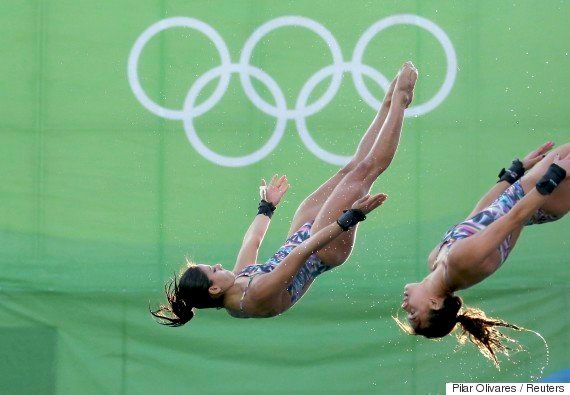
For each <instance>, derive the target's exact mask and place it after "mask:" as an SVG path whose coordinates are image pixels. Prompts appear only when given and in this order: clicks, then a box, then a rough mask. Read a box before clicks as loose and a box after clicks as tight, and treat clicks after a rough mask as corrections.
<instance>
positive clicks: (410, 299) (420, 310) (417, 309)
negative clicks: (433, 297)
mask: <svg viewBox="0 0 570 395" xmlns="http://www.w3.org/2000/svg"><path fill="white" fill-rule="evenodd" d="M402 309H404V310H405V311H406V312H407V313H408V316H407V318H408V322H409V324H410V326H411V327H412V328H413V329H414V330H416V329H417V328H421V327H422V326H423V325H424V323H425V322H427V317H428V314H429V311H430V309H431V306H430V295H428V293H427V292H426V290H425V287H424V286H423V285H422V284H421V283H412V284H406V286H405V287H404V298H403V302H402Z"/></svg>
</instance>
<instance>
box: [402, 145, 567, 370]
mask: <svg viewBox="0 0 570 395" xmlns="http://www.w3.org/2000/svg"><path fill="white" fill-rule="evenodd" d="M553 146H554V143H552V142H547V143H545V144H543V145H542V146H540V147H539V148H537V149H536V150H534V151H532V152H531V153H529V154H528V155H527V156H526V157H525V158H524V159H523V160H522V161H520V160H518V159H516V160H514V161H513V163H512V165H511V167H510V168H509V169H503V170H502V171H501V173H500V174H499V181H498V182H497V184H495V186H494V187H493V188H491V190H490V191H489V192H487V193H486V194H485V195H484V196H483V198H482V199H481V200H480V201H479V202H478V203H477V205H476V206H475V208H474V209H473V211H472V212H471V214H469V215H468V217H467V219H466V220H465V221H463V222H461V223H459V224H457V225H455V226H453V227H452V228H451V229H449V230H448V231H447V233H446V234H445V235H444V237H443V240H442V242H441V243H439V244H438V245H437V246H436V247H435V248H434V250H433V251H432V252H431V253H430V255H429V257H428V270H429V274H428V275H427V276H426V277H425V278H424V279H423V280H422V281H421V282H419V283H412V284H407V285H406V286H405V287H404V297H403V303H402V308H403V309H404V310H405V311H406V312H407V313H408V314H407V321H408V324H405V323H404V322H401V321H400V320H399V319H397V318H395V320H396V322H397V323H398V324H399V326H400V327H401V328H402V329H404V330H405V331H407V332H408V333H410V334H415V335H422V336H425V337H427V338H440V337H444V336H446V335H448V334H450V333H451V332H453V331H454V330H455V329H460V332H459V333H458V339H459V341H460V343H462V344H463V343H465V341H466V340H470V341H471V342H473V343H474V344H475V345H476V346H477V347H478V349H479V350H480V351H481V353H483V355H485V356H486V357H487V358H489V359H490V360H491V361H493V363H494V364H495V365H496V366H498V365H499V360H498V359H497V354H499V353H504V354H507V355H508V351H509V348H508V346H507V344H506V341H507V342H510V341H513V339H511V338H509V337H508V336H506V335H504V334H503V333H501V332H500V331H499V330H498V328H500V327H504V328H511V329H514V330H522V329H525V328H522V327H519V326H516V325H513V324H510V323H507V322H505V321H503V320H500V319H496V318H490V317H487V316H486V315H485V313H484V312H483V311H482V310H480V309H476V308H470V307H465V306H463V300H462V299H461V298H460V297H459V296H457V295H455V293H456V292H457V291H460V290H463V289H466V288H470V287H472V286H473V285H475V284H477V283H479V282H481V281H483V280H485V279H486V278H488V277H489V276H491V275H492V274H493V273H495V271H497V269H499V267H501V265H502V263H503V262H504V261H505V260H506V259H507V257H508V255H509V253H510V252H511V251H512V250H513V248H514V247H515V244H516V242H517V240H518V238H519V236H520V234H521V231H522V230H523V228H524V227H525V226H526V225H533V224H542V223H545V222H551V221H556V220H558V219H560V218H562V217H563V216H564V215H566V213H567V212H568V211H569V210H570V182H569V181H567V175H568V173H569V170H570V144H565V145H563V146H561V147H559V148H557V149H555V150H553V151H552V152H550V153H549V154H547V152H548V151H550V150H551V149H552V147H553ZM525 172H526V174H525Z"/></svg>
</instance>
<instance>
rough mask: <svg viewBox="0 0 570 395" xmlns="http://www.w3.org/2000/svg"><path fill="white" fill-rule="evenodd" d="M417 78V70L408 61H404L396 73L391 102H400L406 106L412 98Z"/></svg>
mask: <svg viewBox="0 0 570 395" xmlns="http://www.w3.org/2000/svg"><path fill="white" fill-rule="evenodd" d="M417 79H418V70H417V69H416V66H414V64H413V63H412V62H410V61H408V62H406V63H404V64H403V65H402V68H401V69H400V72H399V73H398V80H397V81H396V86H395V88H394V93H393V94H392V102H394V103H401V104H402V105H403V106H404V107H405V108H407V107H408V106H409V105H410V103H411V102H412V99H413V98H414V87H415V85H416V81H417Z"/></svg>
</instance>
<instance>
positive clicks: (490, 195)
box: [467, 141, 554, 218]
mask: <svg viewBox="0 0 570 395" xmlns="http://www.w3.org/2000/svg"><path fill="white" fill-rule="evenodd" d="M552 147H554V143H553V142H552V141H548V142H546V143H544V144H542V145H541V146H540V147H538V148H537V149H535V150H534V151H532V152H530V153H529V154H528V155H527V156H525V158H524V159H523V160H522V164H523V167H524V169H525V171H528V170H530V169H531V168H532V167H533V166H534V165H536V164H537V163H538V162H540V161H541V160H542V159H543V158H544V156H545V154H546V153H547V152H548V151H550V150H551V149H552ZM510 186H511V184H510V183H509V182H507V181H499V182H498V183H496V184H495V185H493V187H492V188H491V189H490V190H489V191H488V192H487V193H486V194H485V195H484V196H483V197H482V198H481V200H479V202H478V203H477V205H476V206H475V208H474V209H473V211H471V213H470V214H469V215H468V216H467V218H471V217H473V216H474V215H475V214H478V213H479V212H480V211H481V210H483V209H484V208H485V207H488V206H489V205H490V204H491V203H493V202H494V201H495V200H496V199H497V198H498V197H499V196H501V194H502V193H503V192H505V190H507V188H508V187H510Z"/></svg>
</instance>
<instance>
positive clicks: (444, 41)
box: [127, 14, 457, 167]
mask: <svg viewBox="0 0 570 395" xmlns="http://www.w3.org/2000/svg"><path fill="white" fill-rule="evenodd" d="M400 24H409V25H415V26H418V27H420V28H422V29H425V30H426V31H428V32H429V33H431V34H432V35H433V36H434V37H435V38H436V39H437V40H438V41H439V43H440V44H441V46H442V47H443V50H444V53H445V56H446V58H447V71H446V75H445V80H444V82H443V84H442V86H441V87H440V89H439V90H438V92H437V93H436V94H435V96H433V97H432V98H431V99H429V100H428V101H426V102H425V103H421V104H418V105H415V106H412V107H410V108H409V109H407V110H406V116H419V115H423V114H426V113H428V112H430V111H432V110H433V109H434V108H436V107H437V106H439V105H440V104H441V103H442V102H443V101H444V100H445V98H446V97H447V95H448V94H449V92H450V91H451V89H452V87H453V84H454V82H455V77H456V74H457V56H456V54H455V49H454V48H453V44H452V43H451V40H450V39H449V37H448V36H447V35H446V34H445V32H444V31H443V30H442V29H441V28H440V27H439V26H438V25H436V24H435V23H433V22H431V21H430V20H428V19H425V18H423V17H420V16H418V15H412V14H400V15H392V16H390V17H387V18H384V19H381V20H379V21H378V22H376V23H374V24H373V25H372V26H370V27H369V28H368V29H367V30H366V31H365V32H364V33H363V34H362V36H361V37H360V39H359V40H358V42H357V44H356V46H355V48H354V53H353V55H352V59H351V60H350V61H349V62H345V61H344V59H343V56H342V51H341V49H340V46H339V45H338V43H337V41H336V39H335V38H334V36H333V35H332V33H331V32H330V31H329V30H327V29H326V28H325V27H324V26H323V25H321V24H319V23H318V22H316V21H314V20H312V19H309V18H306V17H303V16H283V17H279V18H275V19H272V20H270V21H268V22H266V23H264V24H263V25H261V26H260V27H259V28H257V29H256V30H255V31H254V32H253V33H252V35H251V36H250V37H249V38H248V39H247V40H246V42H245V44H244V46H243V48H242V50H241V56H240V60H239V62H238V63H232V61H231V58H230V54H229V50H228V48H227V46H226V43H225V42H224V40H223V39H222V37H221V36H220V34H219V33H218V32H217V31H216V30H215V29H214V28H212V27H211V26H210V25H208V24H206V23H204V22H202V21H200V20H197V19H194V18H187V17H174V18H167V19H163V20H161V21H159V22H156V23H154V24H153V25H151V26H150V27H149V28H147V29H146V30H145V31H144V32H143V33H142V34H141V35H140V36H139V37H138V38H137V40H136V41H135V44H134V45H133V48H132V49H131V52H130V54H129V60H128V70H127V75H128V80H129V84H130V86H131V89H132V91H133V93H134V95H135V97H136V98H137V99H138V100H139V102H140V103H141V104H142V105H143V106H144V107H145V108H146V109H147V110H149V111H150V112H152V113H153V114H156V115H158V116H159V117H162V118H166V119H171V120H180V121H182V122H183V125H184V130H185V131H186V135H187V137H188V140H189V141H190V143H191V144H192V146H193V147H194V149H196V151H198V153H199V154H200V155H202V156H203V157H204V158H206V159H208V160H209V161H211V162H213V163H216V164H218V165H221V166H228V167H240V166H248V165H250V164H252V163H256V162H258V161H260V160H261V159H263V158H264V157H266V156H267V155H269V154H270V153H271V152H272V151H273V150H274V149H275V147H276V146H277V145H278V144H279V141H280V140H281V138H282V137H283V134H284V132H285V128H286V124H287V121H288V120H293V121H294V122H295V124H296V126H297V132H298V133H299V136H300V137H301V140H302V141H303V143H304V144H305V146H306V147H307V148H308V149H309V150H310V151H311V152H312V153H313V154H314V155H316V156H317V157H318V158H320V159H322V160H323V161H325V162H327V163H330V164H334V165H344V164H346V163H348V161H349V160H350V157H347V156H342V155H336V154H334V153H331V152H328V151H326V150H325V149H323V148H322V147H320V146H319V145H318V144H317V143H316V142H315V141H314V139H313V138H312V136H311V135H310V133H309V130H308V128H307V123H306V118H307V117H309V116H311V115H314V114H316V113H318V112H319V111H321V110H322V109H323V108H324V107H326V106H327V105H328V104H329V103H330V102H331V100H332V99H333V98H334V96H335V95H336V93H337V92H338V90H339V88H340V85H341V83H342V77H343V74H344V73H351V74H352V80H353V82H354V85H355V87H356V90H357V92H358V94H359V95H360V96H361V97H362V99H363V100H364V101H365V102H366V104H368V105H369V106H370V107H372V108H373V109H377V108H378V107H379V106H380V103H381V101H380V100H379V99H378V98H376V97H374V95H373V94H372V93H371V92H370V91H369V90H368V88H367V87H366V85H365V83H364V80H363V78H362V76H363V75H366V76H367V77H369V78H370V79H372V80H373V81H374V82H375V83H376V84H378V85H379V86H380V87H381V88H382V89H383V90H384V91H386V90H387V88H388V86H389V84H390V81H389V80H388V79H387V78H386V77H385V76H384V75H383V74H382V73H381V72H380V71H378V70H376V69H374V68H372V67H370V66H368V65H365V64H363V63H362V58H363V55H364V52H365V50H366V47H367V46H368V44H369V43H370V41H371V40H372V39H373V38H374V37H375V36H376V35H377V34H378V33H379V32H381V31H382V30H384V29H386V28H388V27H390V26H394V25H400ZM285 26H299V27H303V28H306V29H308V30H310V31H312V32H313V33H315V34H316V35H318V36H319V37H320V38H321V39H322V40H323V41H324V42H325V43H326V44H327V46H328V48H329V49H330V51H331V55H332V64H331V65H329V66H325V67H323V68H322V69H321V70H319V71H317V72H316V73H315V74H313V75H312V76H311V77H310V78H309V79H308V80H307V82H306V83H305V84H304V85H303V87H302V88H301V91H300V93H299V96H298V97H297V100H296V102H295V107H294V108H288V107H287V103H286V100H285V96H284V94H283V91H282V89H281V88H280V87H279V85H278V84H277V83H276V82H275V80H274V79H273V78H271V76H269V75H268V74H267V73H266V72H264V71H263V70H261V69H260V68H258V67H255V66H253V65H251V64H250V61H251V56H252V53H253V51H254V49H255V46H256V45H257V44H258V43H259V41H260V40H261V39H262V38H263V37H264V36H265V35H267V34H268V33H270V32H271V31H273V30H275V29H278V28H281V27H285ZM173 27H187V28H191V29H195V30H197V31H199V32H200V33H202V34H204V35H205V36H207V37H208V38H209V39H210V40H211V41H212V43H213V44H214V46H215V47H216V50H217V51H218V54H219V56H220V65H219V66H217V67H215V68H213V69H211V70H209V71H207V72H206V73H204V74H203V75H202V76H200V77H199V78H198V79H197V80H196V81H195V82H194V84H193V85H192V86H191V87H190V89H189V91H188V94H187V95H186V99H185V100H184V104H183V108H182V109H172V108H166V107H163V106H161V105H159V104H158V103H156V102H154V101H153V100H152V99H150V98H149V97H148V95H147V94H146V92H145V91H144V89H143V88H142V86H141V84H140V80H139V76H138V62H139V58H140V55H141V53H142V51H143V49H144V47H145V45H146V44H147V43H148V42H149V41H150V40H151V39H152V38H153V37H154V36H155V35H157V34H158V33H160V32H162V31H163V30H167V29H170V28H173ZM234 73H237V74H239V78H240V82H241V85H242V87H243V89H244V92H245V94H246V95H247V97H248V98H249V99H250V101H251V102H252V103H253V104H254V105H255V106H256V107H257V108H258V109H259V110H261V111H262V112H264V113H266V114H268V115H270V116H273V117H275V118H276V125H275V130H274V132H273V134H272V136H271V137H270V139H269V140H268V141H267V142H266V143H265V144H264V145H263V147H261V148H260V149H258V150H257V151H255V152H254V153H252V154H249V155H245V156H241V157H229V156H224V155H220V154H218V153H216V152H214V151H213V150H211V149H210V148H208V147H206V145H204V143H203V142H202V141H201V140H200V138H199V137H198V135H197V133H196V130H195V128H194V122H193V120H194V118H197V117H199V116H200V115H203V114H204V113H206V112H208V111H210V110H211V109H212V108H213V107H214V106H215V105H216V104H217V103H218V102H219V101H220V100H221V98H222V96H223V95H224V94H225V92H226V90H227V88H228V85H229V83H230V78H231V75H232V74H234ZM251 77H253V78H255V79H257V80H258V81H259V82H261V83H263V84H264V85H265V86H266V88H267V89H268V90H269V92H270V93H271V95H272V96H273V99H274V100H275V105H273V104H270V103H268V102H267V101H265V100H264V99H263V98H262V97H261V96H260V95H259V94H258V93H257V91H256V90H255V88H254V87H253V85H252V83H251ZM328 77H332V78H331V82H330V85H329V86H328V88H327V89H326V91H325V92H324V93H323V95H322V96H321V97H319V98H317V99H316V100H315V101H314V102H313V103H310V104H309V103H308V99H309V97H310V95H311V93H312V92H313V90H314V89H315V87H316V86H317V85H319V83H321V82H322V81H323V80H324V79H326V78H328ZM216 78H219V81H218V84H217V86H216V88H215V89H214V92H213V93H212V94H211V95H210V96H209V97H208V98H207V99H206V100H204V101H203V102H202V103H201V104H199V105H196V99H197V98H198V96H199V94H200V92H201V91H202V89H203V88H204V87H205V86H206V85H207V84H208V83H209V82H211V81H212V80H214V79H216Z"/></svg>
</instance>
